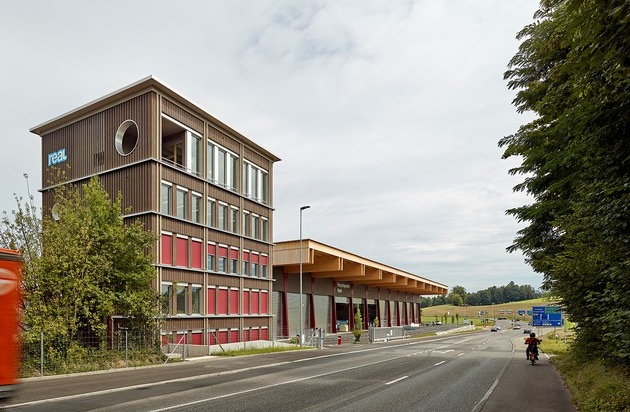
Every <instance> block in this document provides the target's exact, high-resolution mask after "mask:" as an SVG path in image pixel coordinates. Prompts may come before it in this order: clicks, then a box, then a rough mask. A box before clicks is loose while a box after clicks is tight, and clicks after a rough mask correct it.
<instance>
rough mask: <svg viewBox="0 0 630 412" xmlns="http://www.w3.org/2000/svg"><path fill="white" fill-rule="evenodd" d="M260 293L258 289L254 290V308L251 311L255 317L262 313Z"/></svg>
mask: <svg viewBox="0 0 630 412" xmlns="http://www.w3.org/2000/svg"><path fill="white" fill-rule="evenodd" d="M259 298H260V291H259V290H257V289H252V306H251V311H252V314H253V315H257V314H259V313H260V303H259Z"/></svg>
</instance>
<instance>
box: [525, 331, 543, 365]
mask: <svg viewBox="0 0 630 412" xmlns="http://www.w3.org/2000/svg"><path fill="white" fill-rule="evenodd" d="M540 342H542V341H541V340H540V339H538V338H537V337H536V334H535V333H534V332H532V333H530V334H529V338H527V339H525V344H526V345H527V349H525V356H526V358H525V359H527V360H529V353H530V352H532V351H533V352H534V354H535V355H536V360H538V344H539V343H540Z"/></svg>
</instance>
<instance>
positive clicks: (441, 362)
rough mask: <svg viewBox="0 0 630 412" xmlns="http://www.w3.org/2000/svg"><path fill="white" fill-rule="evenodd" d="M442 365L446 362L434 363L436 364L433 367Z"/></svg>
mask: <svg viewBox="0 0 630 412" xmlns="http://www.w3.org/2000/svg"><path fill="white" fill-rule="evenodd" d="M443 363H446V361H445V360H443V361H442V362H438V363H436V364H435V366H438V365H441V364H443Z"/></svg>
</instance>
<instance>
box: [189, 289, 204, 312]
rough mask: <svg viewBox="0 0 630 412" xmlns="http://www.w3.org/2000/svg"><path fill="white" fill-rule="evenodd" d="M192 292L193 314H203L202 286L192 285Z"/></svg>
mask: <svg viewBox="0 0 630 412" xmlns="http://www.w3.org/2000/svg"><path fill="white" fill-rule="evenodd" d="M190 291H191V292H190V293H191V297H192V308H191V312H192V313H193V314H201V285H192V288H191V289H190Z"/></svg>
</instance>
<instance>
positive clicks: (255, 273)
mask: <svg viewBox="0 0 630 412" xmlns="http://www.w3.org/2000/svg"><path fill="white" fill-rule="evenodd" d="M259 258H260V255H259V254H258V253H253V252H252V254H251V259H252V276H256V277H258V276H260V275H259V273H258V261H259Z"/></svg>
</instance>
